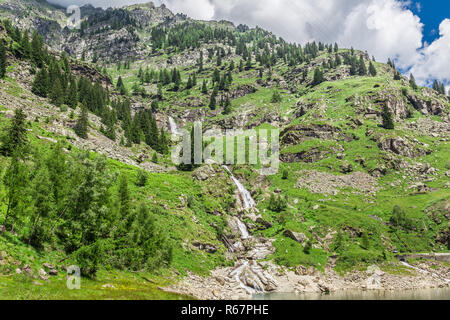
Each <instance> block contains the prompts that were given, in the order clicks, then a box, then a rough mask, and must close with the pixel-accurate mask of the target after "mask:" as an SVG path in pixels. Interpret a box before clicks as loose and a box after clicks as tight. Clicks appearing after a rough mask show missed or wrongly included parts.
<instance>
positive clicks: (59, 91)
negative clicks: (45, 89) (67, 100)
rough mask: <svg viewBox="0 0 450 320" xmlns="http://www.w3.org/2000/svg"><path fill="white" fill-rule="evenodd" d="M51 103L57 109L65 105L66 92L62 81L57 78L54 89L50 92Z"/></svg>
mask: <svg viewBox="0 0 450 320" xmlns="http://www.w3.org/2000/svg"><path fill="white" fill-rule="evenodd" d="M50 101H51V102H52V103H53V104H54V105H55V106H57V107H60V106H61V105H62V104H63V103H64V90H63V87H62V84H61V80H60V79H59V78H58V77H57V78H56V79H55V81H54V82H53V88H52V90H51V92H50Z"/></svg>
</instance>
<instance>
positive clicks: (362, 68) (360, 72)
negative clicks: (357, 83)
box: [358, 56, 367, 76]
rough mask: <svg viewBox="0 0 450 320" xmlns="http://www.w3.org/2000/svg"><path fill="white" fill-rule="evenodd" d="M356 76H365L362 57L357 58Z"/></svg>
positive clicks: (365, 71)
mask: <svg viewBox="0 0 450 320" xmlns="http://www.w3.org/2000/svg"><path fill="white" fill-rule="evenodd" d="M358 74H359V75H360V76H366V75H367V68H366V63H365V61H364V57H363V56H361V57H360V58H359V66H358Z"/></svg>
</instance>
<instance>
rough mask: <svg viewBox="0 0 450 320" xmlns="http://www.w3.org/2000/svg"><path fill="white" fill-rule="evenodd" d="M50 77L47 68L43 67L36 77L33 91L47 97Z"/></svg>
mask: <svg viewBox="0 0 450 320" xmlns="http://www.w3.org/2000/svg"><path fill="white" fill-rule="evenodd" d="M49 85H50V79H49V75H48V72H47V69H45V68H42V69H41V70H40V71H39V72H38V73H37V74H36V77H35V78H34V82H33V86H32V88H31V92H33V93H34V94H35V95H37V96H40V97H43V98H45V97H47V94H48V91H49Z"/></svg>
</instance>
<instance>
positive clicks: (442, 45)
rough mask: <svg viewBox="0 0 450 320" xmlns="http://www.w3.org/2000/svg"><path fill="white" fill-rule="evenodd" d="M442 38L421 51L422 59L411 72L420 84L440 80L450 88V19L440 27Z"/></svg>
mask: <svg viewBox="0 0 450 320" xmlns="http://www.w3.org/2000/svg"><path fill="white" fill-rule="evenodd" d="M439 35H440V37H439V38H438V39H437V40H435V41H434V42H433V43H432V44H430V45H429V46H427V47H425V48H424V49H423V50H421V51H420V58H419V60H418V61H417V62H416V63H415V64H414V66H413V67H412V69H411V72H412V73H413V74H414V76H415V77H416V79H418V80H419V82H420V83H426V82H429V81H430V80H432V79H439V80H441V81H444V82H445V83H449V86H448V87H447V89H449V88H450V19H445V20H444V21H443V22H442V23H441V25H440V27H439Z"/></svg>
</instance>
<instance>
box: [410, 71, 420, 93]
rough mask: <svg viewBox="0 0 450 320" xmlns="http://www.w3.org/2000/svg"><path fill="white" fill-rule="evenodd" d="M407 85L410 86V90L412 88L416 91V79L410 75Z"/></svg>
mask: <svg viewBox="0 0 450 320" xmlns="http://www.w3.org/2000/svg"><path fill="white" fill-rule="evenodd" d="M409 84H410V85H411V88H413V90H417V88H418V87H417V84H416V79H415V78H414V76H413V74H412V73H411V75H410V77H409Z"/></svg>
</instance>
